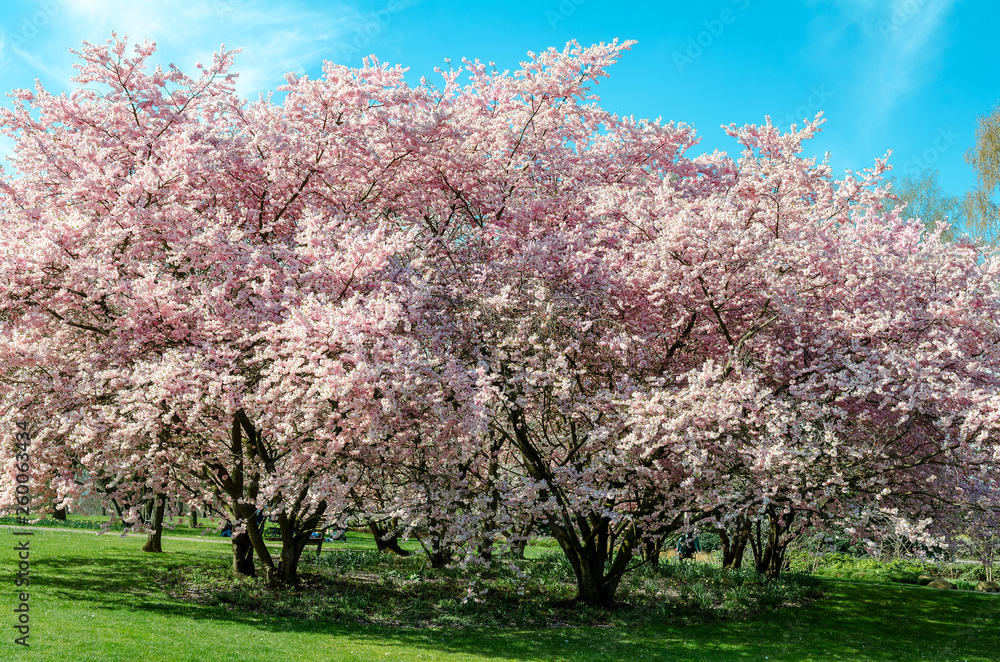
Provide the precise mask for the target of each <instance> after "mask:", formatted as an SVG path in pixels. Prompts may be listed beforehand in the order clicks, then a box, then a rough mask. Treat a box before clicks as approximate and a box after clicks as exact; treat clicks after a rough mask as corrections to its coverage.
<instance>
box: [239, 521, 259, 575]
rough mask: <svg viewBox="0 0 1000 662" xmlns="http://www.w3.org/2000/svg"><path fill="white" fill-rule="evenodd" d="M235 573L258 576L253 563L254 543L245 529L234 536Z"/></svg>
mask: <svg viewBox="0 0 1000 662" xmlns="http://www.w3.org/2000/svg"><path fill="white" fill-rule="evenodd" d="M233 574H235V575H236V576H237V577H256V576H257V569H256V568H255V567H254V563H253V543H252V542H250V536H249V535H248V534H247V533H246V532H245V531H244V532H243V533H240V534H238V535H235V536H233Z"/></svg>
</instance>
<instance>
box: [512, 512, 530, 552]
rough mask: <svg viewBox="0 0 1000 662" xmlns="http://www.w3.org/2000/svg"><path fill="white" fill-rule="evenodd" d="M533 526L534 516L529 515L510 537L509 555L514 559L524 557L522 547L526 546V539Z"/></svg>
mask: <svg viewBox="0 0 1000 662" xmlns="http://www.w3.org/2000/svg"><path fill="white" fill-rule="evenodd" d="M534 528H535V518H534V517H529V518H528V521H527V522H525V523H524V524H523V525H522V526H521V528H519V529H516V530H515V531H514V532H513V535H512V536H511V539H510V555H511V556H512V557H514V558H515V559H523V558H524V548H525V547H527V546H528V539H529V538H530V537H531V532H532V531H533V530H534Z"/></svg>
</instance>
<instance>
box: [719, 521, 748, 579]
mask: <svg viewBox="0 0 1000 662" xmlns="http://www.w3.org/2000/svg"><path fill="white" fill-rule="evenodd" d="M750 525H751V522H750V518H748V517H744V516H743V515H737V516H736V519H735V520H734V522H733V530H732V532H730V531H727V530H726V529H725V528H717V529H716V530H715V531H716V533H718V534H719V540H720V541H721V542H722V567H723V568H725V569H731V570H738V569H740V568H742V567H743V555H744V554H745V553H746V548H747V543H748V542H749V541H750Z"/></svg>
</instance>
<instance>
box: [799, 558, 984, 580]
mask: <svg viewBox="0 0 1000 662" xmlns="http://www.w3.org/2000/svg"><path fill="white" fill-rule="evenodd" d="M789 568H790V569H791V570H792V571H793V572H808V573H812V574H815V575H820V576H824V577H843V578H847V579H869V580H877V581H888V582H895V583H899V584H916V583H917V577H919V576H920V575H931V576H934V577H940V578H942V579H947V580H949V581H955V580H961V581H963V582H965V583H971V584H972V586H973V587H975V582H977V581H979V580H980V579H982V578H984V577H985V571H984V570H983V567H982V566H981V565H978V564H971V563H935V562H933V561H918V560H913V559H892V560H890V561H878V560H876V559H873V558H871V557H867V556H853V555H851V554H846V553H843V552H837V553H833V554H821V555H817V554H815V553H813V552H809V551H807V550H801V549H797V550H794V553H793V552H792V551H790V552H789Z"/></svg>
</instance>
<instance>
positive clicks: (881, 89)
mask: <svg viewBox="0 0 1000 662" xmlns="http://www.w3.org/2000/svg"><path fill="white" fill-rule="evenodd" d="M954 4H955V0H899V1H897V2H895V3H893V4H888V5H886V4H882V5H876V7H877V8H876V9H875V10H874V11H876V12H877V13H878V18H877V19H876V20H875V30H874V33H873V34H872V39H873V40H875V43H876V49H877V50H881V53H880V58H879V60H878V65H877V67H876V68H875V70H874V72H873V75H872V77H871V79H870V83H869V84H870V85H871V86H873V87H872V92H873V94H872V98H874V99H877V101H878V108H877V110H878V111H879V112H880V113H884V112H888V111H889V110H892V109H893V108H895V107H896V105H897V104H898V103H899V102H900V101H901V100H902V99H903V98H904V97H905V96H906V95H907V94H909V93H910V92H911V91H913V90H914V89H915V88H916V87H918V86H920V85H921V84H922V83H923V82H924V81H925V80H926V79H927V78H928V77H929V74H931V73H932V72H933V70H934V69H935V68H936V67H935V66H934V61H935V60H937V59H938V57H939V56H940V54H941V52H942V51H943V50H944V47H945V39H944V36H943V35H942V34H941V32H942V28H943V26H944V23H945V19H946V18H947V16H948V13H949V12H950V11H951V9H952V7H953V6H954ZM880 42H881V43H880Z"/></svg>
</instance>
